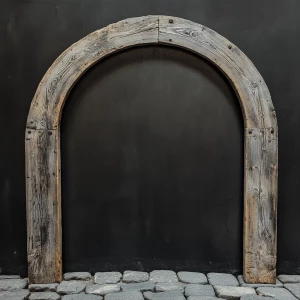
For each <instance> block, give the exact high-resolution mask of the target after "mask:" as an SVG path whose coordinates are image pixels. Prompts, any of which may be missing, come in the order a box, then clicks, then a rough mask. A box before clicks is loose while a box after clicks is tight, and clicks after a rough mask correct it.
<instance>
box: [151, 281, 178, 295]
mask: <svg viewBox="0 0 300 300" xmlns="http://www.w3.org/2000/svg"><path fill="white" fill-rule="evenodd" d="M155 291H156V292H167V291H180V292H182V293H183V292H184V285H183V284H182V283H181V282H160V283H156V285H155Z"/></svg>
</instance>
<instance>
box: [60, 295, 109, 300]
mask: <svg viewBox="0 0 300 300" xmlns="http://www.w3.org/2000/svg"><path fill="white" fill-rule="evenodd" d="M61 299H62V300H102V299H103V297H102V296H98V295H86V294H73V295H66V296H63V297H62V298H61Z"/></svg>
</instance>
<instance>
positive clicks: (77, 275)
mask: <svg viewBox="0 0 300 300" xmlns="http://www.w3.org/2000/svg"><path fill="white" fill-rule="evenodd" d="M91 278H92V275H91V273H89V272H70V273H65V274H64V280H90V279H91Z"/></svg>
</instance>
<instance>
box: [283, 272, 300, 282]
mask: <svg viewBox="0 0 300 300" xmlns="http://www.w3.org/2000/svg"><path fill="white" fill-rule="evenodd" d="M277 278H278V279H279V280H280V281H281V282H282V283H300V275H285V274H281V275H279V276H277Z"/></svg>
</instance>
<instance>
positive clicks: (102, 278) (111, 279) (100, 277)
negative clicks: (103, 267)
mask: <svg viewBox="0 0 300 300" xmlns="http://www.w3.org/2000/svg"><path fill="white" fill-rule="evenodd" d="M121 278H122V274H121V273H120V272H98V273H96V274H95V283H98V284H106V283H118V282H119V281H120V280H121Z"/></svg>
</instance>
